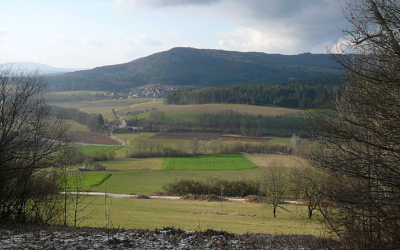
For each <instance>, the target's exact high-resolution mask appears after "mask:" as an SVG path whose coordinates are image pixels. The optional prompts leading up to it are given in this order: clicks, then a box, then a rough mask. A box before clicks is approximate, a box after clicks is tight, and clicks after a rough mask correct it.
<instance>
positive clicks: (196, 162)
mask: <svg viewBox="0 0 400 250" xmlns="http://www.w3.org/2000/svg"><path fill="white" fill-rule="evenodd" d="M252 168H257V166H256V165H254V164H253V163H251V162H250V161H249V160H247V159H246V158H245V157H243V155H242V154H240V153H237V154H223V155H200V156H190V157H167V158H166V160H165V164H164V167H163V168H162V169H163V170H211V171H222V170H239V169H252Z"/></svg>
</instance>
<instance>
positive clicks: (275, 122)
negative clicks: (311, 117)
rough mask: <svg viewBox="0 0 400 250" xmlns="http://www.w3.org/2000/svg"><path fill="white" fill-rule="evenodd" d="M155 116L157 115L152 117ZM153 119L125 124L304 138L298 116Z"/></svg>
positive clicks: (150, 129)
mask: <svg viewBox="0 0 400 250" xmlns="http://www.w3.org/2000/svg"><path fill="white" fill-rule="evenodd" d="M156 112H159V114H155V113H156ZM151 117H153V119H141V120H135V119H134V120H130V121H127V123H128V125H129V124H134V125H135V126H138V127H139V128H140V130H141V131H146V132H160V131H191V132H223V133H225V134H239V135H243V136H254V137H260V136H278V137H291V136H292V135H293V134H297V135H300V136H301V137H307V136H308V134H307V133H306V132H305V131H304V129H303V123H304V122H303V120H304V119H305V117H303V116H302V115H301V114H286V115H279V116H264V115H253V114H248V113H240V112H238V111H233V110H230V109H227V110H225V111H221V112H220V113H218V114H210V113H203V114H199V115H197V116H195V117H194V118H193V119H192V120H184V119H175V120H170V119H169V118H168V114H164V112H163V111H162V110H152V116H151ZM126 130H127V129H123V130H114V133H125V132H127V131H126Z"/></svg>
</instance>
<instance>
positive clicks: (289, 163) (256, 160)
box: [243, 153, 306, 168]
mask: <svg viewBox="0 0 400 250" xmlns="http://www.w3.org/2000/svg"><path fill="white" fill-rule="evenodd" d="M243 156H244V157H246V158H247V159H248V160H249V161H251V162H252V163H253V164H255V165H257V166H259V167H266V168H268V167H296V166H303V165H304V164H306V161H305V160H304V159H303V158H300V157H297V156H293V155H264V154H246V153H243Z"/></svg>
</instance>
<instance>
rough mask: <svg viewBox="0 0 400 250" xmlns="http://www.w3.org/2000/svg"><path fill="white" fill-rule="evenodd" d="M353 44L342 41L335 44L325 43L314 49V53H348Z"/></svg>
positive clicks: (312, 50)
mask: <svg viewBox="0 0 400 250" xmlns="http://www.w3.org/2000/svg"><path fill="white" fill-rule="evenodd" d="M351 44H352V43H351V42H350V41H348V40H340V41H336V42H333V41H332V40H330V41H325V42H323V43H321V44H319V45H317V46H314V47H312V49H311V52H312V53H327V52H328V51H329V52H331V53H334V54H342V53H348V52H350V51H351V49H350V48H351Z"/></svg>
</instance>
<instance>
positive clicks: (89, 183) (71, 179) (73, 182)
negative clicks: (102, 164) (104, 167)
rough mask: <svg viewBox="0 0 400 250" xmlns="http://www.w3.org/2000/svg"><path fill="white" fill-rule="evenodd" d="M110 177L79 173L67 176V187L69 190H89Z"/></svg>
mask: <svg viewBox="0 0 400 250" xmlns="http://www.w3.org/2000/svg"><path fill="white" fill-rule="evenodd" d="M110 177H111V174H105V173H102V174H99V173H95V174H87V172H80V173H76V174H72V175H69V176H68V180H67V183H68V184H67V187H68V188H69V189H72V190H73V189H77V188H79V189H81V190H83V189H91V188H93V187H96V186H98V185H100V184H102V183H103V182H104V181H105V180H107V179H108V178H110Z"/></svg>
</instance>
